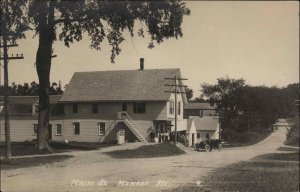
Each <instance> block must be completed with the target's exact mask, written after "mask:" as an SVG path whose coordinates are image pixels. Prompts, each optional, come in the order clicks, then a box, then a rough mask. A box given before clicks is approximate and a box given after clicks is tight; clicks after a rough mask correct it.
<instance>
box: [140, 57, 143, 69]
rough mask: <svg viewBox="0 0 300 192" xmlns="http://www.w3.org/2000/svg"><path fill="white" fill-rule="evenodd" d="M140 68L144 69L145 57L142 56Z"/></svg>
mask: <svg viewBox="0 0 300 192" xmlns="http://www.w3.org/2000/svg"><path fill="white" fill-rule="evenodd" d="M140 70H144V58H140Z"/></svg>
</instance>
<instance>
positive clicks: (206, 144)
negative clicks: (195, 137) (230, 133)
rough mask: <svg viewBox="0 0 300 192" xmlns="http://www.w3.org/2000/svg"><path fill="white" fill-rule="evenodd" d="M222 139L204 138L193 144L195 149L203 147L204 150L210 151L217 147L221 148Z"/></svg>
mask: <svg viewBox="0 0 300 192" xmlns="http://www.w3.org/2000/svg"><path fill="white" fill-rule="evenodd" d="M222 142H223V139H206V140H203V141H201V142H200V143H196V144H195V146H194V149H195V151H199V150H201V149H204V150H206V151H212V149H218V150H219V151H220V150H221V149H222V148H223V145H222Z"/></svg>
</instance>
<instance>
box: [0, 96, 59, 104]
mask: <svg viewBox="0 0 300 192" xmlns="http://www.w3.org/2000/svg"><path fill="white" fill-rule="evenodd" d="M60 97H61V95H50V97H49V103H50V104H56V103H58V101H59V99H60ZM38 101H39V96H9V104H10V105H32V104H35V103H37V102H38ZM3 102H4V97H3V96H1V97H0V104H3Z"/></svg>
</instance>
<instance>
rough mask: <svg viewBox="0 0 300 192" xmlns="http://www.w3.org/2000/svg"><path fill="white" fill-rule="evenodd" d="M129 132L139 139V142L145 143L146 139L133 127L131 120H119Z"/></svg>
mask: <svg viewBox="0 0 300 192" xmlns="http://www.w3.org/2000/svg"><path fill="white" fill-rule="evenodd" d="M121 121H122V122H123V123H124V124H125V125H126V126H127V127H128V128H129V129H130V130H131V132H132V133H133V134H134V135H135V136H136V137H137V138H138V139H139V141H140V142H143V143H147V141H146V139H145V138H144V137H143V136H142V135H141V134H140V132H139V131H138V130H137V129H136V128H135V127H136V125H135V123H134V122H133V120H131V121H129V120H128V119H124V120H121Z"/></svg>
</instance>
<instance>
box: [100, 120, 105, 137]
mask: <svg viewBox="0 0 300 192" xmlns="http://www.w3.org/2000/svg"><path fill="white" fill-rule="evenodd" d="M99 135H105V123H104V122H102V123H99Z"/></svg>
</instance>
